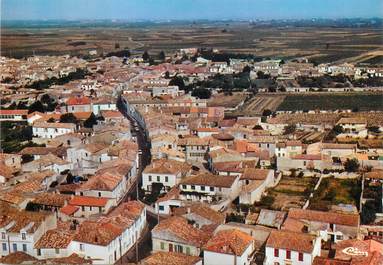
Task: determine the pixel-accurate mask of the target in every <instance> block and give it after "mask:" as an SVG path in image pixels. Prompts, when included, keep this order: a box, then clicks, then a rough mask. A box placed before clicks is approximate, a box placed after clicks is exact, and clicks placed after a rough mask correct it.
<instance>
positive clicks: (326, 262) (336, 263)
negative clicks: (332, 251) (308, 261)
mask: <svg viewBox="0 0 383 265" xmlns="http://www.w3.org/2000/svg"><path fill="white" fill-rule="evenodd" d="M313 265H351V261H350V260H348V261H346V260H339V259H331V258H326V257H315V258H314V261H313Z"/></svg>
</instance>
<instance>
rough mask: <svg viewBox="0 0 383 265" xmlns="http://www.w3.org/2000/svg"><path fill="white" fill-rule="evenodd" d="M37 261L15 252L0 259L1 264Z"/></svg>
mask: <svg viewBox="0 0 383 265" xmlns="http://www.w3.org/2000/svg"><path fill="white" fill-rule="evenodd" d="M34 261H37V259H36V258H35V257H32V256H31V255H28V254H27V253H25V252H21V251H16V252H12V253H10V254H8V255H6V256H4V257H2V258H0V263H1V264H22V263H24V262H34Z"/></svg>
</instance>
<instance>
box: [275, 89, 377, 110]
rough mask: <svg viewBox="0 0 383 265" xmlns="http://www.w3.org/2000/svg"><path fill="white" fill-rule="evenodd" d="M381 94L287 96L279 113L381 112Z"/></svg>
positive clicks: (280, 106) (279, 108)
mask: <svg viewBox="0 0 383 265" xmlns="http://www.w3.org/2000/svg"><path fill="white" fill-rule="evenodd" d="M382 102H383V94H381V93H380V94H379V93H367V92H364V93H352V92H348V93H332V94H331V93H320V92H319V93H310V94H302V95H298V94H295V95H287V96H286V97H285V99H284V100H283V102H282V103H281V104H280V105H279V107H278V109H277V110H279V111H299V110H300V111H304V110H346V109H350V110H352V109H355V108H358V110H360V111H370V110H380V111H382V110H383V104H382Z"/></svg>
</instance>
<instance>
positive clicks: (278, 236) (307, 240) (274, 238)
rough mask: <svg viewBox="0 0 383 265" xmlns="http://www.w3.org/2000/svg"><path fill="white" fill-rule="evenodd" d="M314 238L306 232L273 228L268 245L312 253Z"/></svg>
mask: <svg viewBox="0 0 383 265" xmlns="http://www.w3.org/2000/svg"><path fill="white" fill-rule="evenodd" d="M314 239H315V237H314V236H312V235H309V234H305V233H296V232H291V231H284V230H273V231H271V233H270V236H269V238H268V239H267V242H266V247H271V248H277V249H289V250H294V251H298V252H304V253H311V252H312V250H313V247H314V244H313V240H314Z"/></svg>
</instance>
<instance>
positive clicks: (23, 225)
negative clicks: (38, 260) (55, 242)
mask: <svg viewBox="0 0 383 265" xmlns="http://www.w3.org/2000/svg"><path fill="white" fill-rule="evenodd" d="M4 211H5V212H4V213H5V215H3V218H2V219H1V221H0V244H1V248H0V256H6V255H8V254H10V253H13V252H16V251H22V252H25V253H27V254H29V255H31V256H36V254H37V253H36V252H35V249H34V245H35V243H36V242H37V241H38V240H39V239H40V237H41V236H42V235H43V234H44V233H45V231H46V230H48V229H52V228H55V227H56V217H55V215H54V214H48V213H43V212H27V211H18V210H16V209H9V210H8V209H4Z"/></svg>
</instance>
